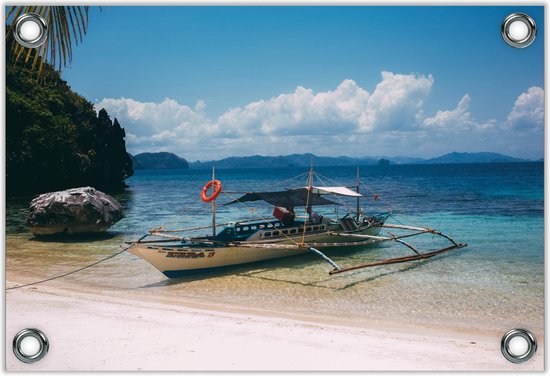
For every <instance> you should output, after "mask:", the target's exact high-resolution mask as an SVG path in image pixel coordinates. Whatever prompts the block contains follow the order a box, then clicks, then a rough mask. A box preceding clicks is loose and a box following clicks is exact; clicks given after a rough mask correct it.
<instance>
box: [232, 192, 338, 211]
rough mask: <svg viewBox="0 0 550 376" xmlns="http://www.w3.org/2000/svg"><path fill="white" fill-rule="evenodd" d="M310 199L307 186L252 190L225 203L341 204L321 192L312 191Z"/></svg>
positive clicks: (281, 204)
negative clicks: (270, 190) (275, 189)
mask: <svg viewBox="0 0 550 376" xmlns="http://www.w3.org/2000/svg"><path fill="white" fill-rule="evenodd" d="M309 196H310V197H309V200H308V190H307V188H298V189H288V190H286V191H279V192H251V193H247V194H245V195H244V196H241V197H239V198H238V199H236V200H233V201H231V202H228V203H227V204H225V205H230V204H234V203H237V202H247V201H261V200H263V201H266V202H269V203H270V204H271V205H275V206H283V207H289V206H306V205H308V204H309V205H340V204H338V203H336V202H334V201H330V200H327V199H326V198H324V197H322V196H321V194H320V193H318V192H317V193H311V194H310V195H309Z"/></svg>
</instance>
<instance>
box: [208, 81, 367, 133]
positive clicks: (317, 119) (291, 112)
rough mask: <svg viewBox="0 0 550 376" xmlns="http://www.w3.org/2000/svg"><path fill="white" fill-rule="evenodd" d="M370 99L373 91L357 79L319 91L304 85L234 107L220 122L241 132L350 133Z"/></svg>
mask: <svg viewBox="0 0 550 376" xmlns="http://www.w3.org/2000/svg"><path fill="white" fill-rule="evenodd" d="M368 101H369V93H368V92H367V91H366V90H364V89H362V88H361V87H359V86H358V85H357V84H356V83H355V82H354V81H353V80H344V81H343V82H342V83H341V84H340V85H338V87H337V88H336V89H335V90H334V91H326V92H320V93H317V94H315V93H314V92H313V90H312V89H306V88H304V87H301V86H300V87H298V88H296V90H295V91H294V92H293V93H289V94H281V95H279V96H278V97H275V98H271V99H269V100H265V101H264V100H262V101H257V102H253V103H250V104H248V105H246V106H245V107H243V108H240V107H239V108H234V109H231V110H229V111H227V112H226V113H225V114H223V115H222V116H220V117H219V119H218V121H217V123H218V124H219V126H220V129H231V130H232V131H233V132H238V133H239V134H241V135H243V134H263V135H275V136H277V135H279V136H280V135H306V134H318V133H324V134H335V133H342V132H345V133H346V132H351V131H354V130H356V128H357V126H358V125H359V123H360V119H361V117H362V116H364V115H363V114H364V112H365V108H366V107H367V104H368Z"/></svg>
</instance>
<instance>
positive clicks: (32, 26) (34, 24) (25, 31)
mask: <svg viewBox="0 0 550 376" xmlns="http://www.w3.org/2000/svg"><path fill="white" fill-rule="evenodd" d="M13 35H14V37H15V40H16V41H17V42H18V43H19V44H21V45H22V46H24V47H28V48H36V47H40V46H41V45H42V44H43V43H44V42H45V41H46V38H47V37H48V24H47V23H46V20H45V19H44V18H43V17H42V16H40V15H38V14H35V13H25V14H23V15H22V16H20V17H19V18H18V19H17V20H16V21H15V29H14V31H13Z"/></svg>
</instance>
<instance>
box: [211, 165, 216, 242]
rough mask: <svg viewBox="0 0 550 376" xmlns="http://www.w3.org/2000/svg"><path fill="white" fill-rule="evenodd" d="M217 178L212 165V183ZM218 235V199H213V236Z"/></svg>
mask: <svg viewBox="0 0 550 376" xmlns="http://www.w3.org/2000/svg"><path fill="white" fill-rule="evenodd" d="M214 180H216V175H215V170H214V166H212V184H214ZM215 236H216V200H212V237H215Z"/></svg>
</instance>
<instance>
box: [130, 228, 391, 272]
mask: <svg viewBox="0 0 550 376" xmlns="http://www.w3.org/2000/svg"><path fill="white" fill-rule="evenodd" d="M379 232H380V227H369V228H365V229H363V230H359V231H357V232H356V234H360V235H374V236H376V235H378V233H379ZM301 240H302V238H301V237H296V238H294V241H296V242H301ZM305 240H306V243H317V244H319V243H322V242H330V243H332V244H334V243H338V242H345V243H346V244H349V246H345V247H339V248H338V249H342V248H344V249H345V248H348V249H349V248H353V247H358V246H362V243H365V239H363V238H351V239H350V238H349V237H344V236H338V235H336V236H334V235H330V234H328V233H320V234H315V235H312V236H308V237H307V239H305ZM262 244H263V245H265V244H266V242H265V241H264V242H262ZM271 244H273V245H275V246H276V245H278V244H283V245H285V244H286V245H292V244H294V242H293V241H292V240H282V241H274V242H271ZM316 248H318V249H320V250H323V249H328V248H331V247H330V246H322V245H321V246H316ZM129 252H131V253H133V254H134V255H136V256H138V257H141V258H143V259H144V260H146V261H148V262H149V263H150V264H152V265H153V266H154V267H155V268H157V269H158V270H159V271H160V272H162V273H164V275H166V276H167V277H169V278H177V277H181V276H184V275H185V274H188V273H190V272H193V271H195V272H196V271H199V270H207V269H213V268H220V267H225V266H231V265H239V264H247V263H252V262H258V261H264V260H270V259H276V258H281V257H289V256H296V255H300V254H304V253H307V252H310V250H309V249H308V248H305V247H304V248H276V247H273V248H272V247H264V246H262V247H254V243H253V242H248V243H247V244H245V246H239V245H231V246H226V247H210V246H205V247H203V248H200V247H198V248H197V247H193V248H191V247H187V246H176V245H174V243H172V244H170V245H168V244H160V243H139V242H138V243H135V244H134V246H133V247H131V248H130V249H129Z"/></svg>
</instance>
